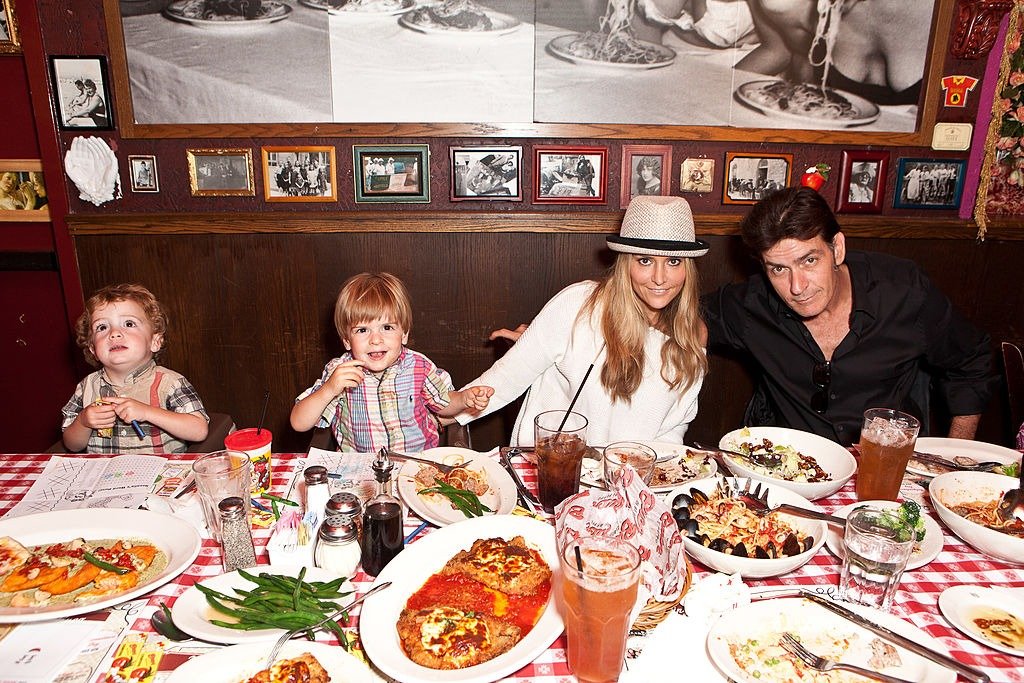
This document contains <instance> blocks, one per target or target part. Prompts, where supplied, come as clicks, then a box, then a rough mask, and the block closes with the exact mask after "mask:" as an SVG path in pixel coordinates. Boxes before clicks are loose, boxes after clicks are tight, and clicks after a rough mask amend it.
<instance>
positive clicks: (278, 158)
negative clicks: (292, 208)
mask: <svg viewBox="0 0 1024 683" xmlns="http://www.w3.org/2000/svg"><path fill="white" fill-rule="evenodd" d="M262 152H263V198H264V199H266V200H267V201H268V202H333V201H337V199H338V189H337V182H336V180H335V170H334V169H335V163H334V147H333V146H324V147H264V148H263V150H262Z"/></svg>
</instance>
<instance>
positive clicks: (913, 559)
mask: <svg viewBox="0 0 1024 683" xmlns="http://www.w3.org/2000/svg"><path fill="white" fill-rule="evenodd" d="M864 505H870V506H871V507H877V508H883V509H885V508H894V509H895V508H898V507H899V506H900V504H899V503H897V502H895V501H892V500H866V501H864V502H861V503H850V504H849V505H844V506H843V507H841V508H839V509H838V510H836V511H835V512H833V513H832V514H833V515H835V516H836V517H842V518H843V519H845V518H846V516H847V515H848V514H850V511H851V510H853V509H854V508H858V507H862V506H864ZM921 517H922V518H923V519H924V541H922V542H921V543H919V544H918V547H917V548H916V549H915V550H914V552H913V553H912V554H911V555H910V559H909V560H908V561H907V569H908V570H910V569H918V568H919V567H923V566H925V565H926V564H928V563H929V562H931V561H932V560H934V559H935V558H936V557H938V556H939V553H940V552H942V545H943V543H944V542H945V541H944V540H943V538H942V527H940V526H939V523H938V522H936V521H935V520H934V519H932V518H931V516H929V515H928V514H926V513H925V512H924V511H923V510H922V511H921ZM825 546H826V547H828V549H829V550H830V551H832V554H833V555H835V556H836V557H838V558H839V559H840V560H842V559H843V556H844V555H846V551H845V550H844V549H843V534H842V530H841V529H840V528H839V527H837V526H835V525H832V524H830V525H829V526H828V535H827V536H825Z"/></svg>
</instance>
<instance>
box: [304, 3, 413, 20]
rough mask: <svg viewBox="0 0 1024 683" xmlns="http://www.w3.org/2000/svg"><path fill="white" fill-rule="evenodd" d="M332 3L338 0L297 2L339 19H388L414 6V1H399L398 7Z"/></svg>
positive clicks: (392, 5) (376, 4)
mask: <svg viewBox="0 0 1024 683" xmlns="http://www.w3.org/2000/svg"><path fill="white" fill-rule="evenodd" d="M332 1H333V2H334V3H335V4H337V3H338V2H340V0H299V4H300V5H305V6H306V7H312V8H313V9H322V10H327V11H328V12H330V13H331V14H334V15H337V16H339V17H352V18H358V17H390V16H394V15H396V14H401V13H403V12H408V11H409V10H411V9H412V8H413V7H415V6H416V0H401V2H400V3H399V4H398V5H394V4H391V5H384V4H382V3H379V2H378V3H374V2H370V3H369V4H365V5H362V4H359V5H356V4H352V3H351V2H349V3H347V4H344V5H342V6H341V7H332V6H331V4H332Z"/></svg>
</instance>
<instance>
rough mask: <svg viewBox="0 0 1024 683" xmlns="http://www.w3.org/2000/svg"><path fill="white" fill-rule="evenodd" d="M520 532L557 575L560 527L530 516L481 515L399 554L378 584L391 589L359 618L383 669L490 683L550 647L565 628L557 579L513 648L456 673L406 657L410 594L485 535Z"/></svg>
mask: <svg viewBox="0 0 1024 683" xmlns="http://www.w3.org/2000/svg"><path fill="white" fill-rule="evenodd" d="M515 536H522V537H523V538H524V539H526V542H527V543H528V544H529V545H531V546H533V547H534V548H537V549H538V550H539V551H540V553H541V555H542V556H543V557H544V560H545V561H546V562H547V563H548V565H549V566H550V567H551V570H552V572H553V573H554V575H556V576H557V574H558V552H557V550H556V549H555V529H554V527H552V526H551V525H550V524H547V523H545V522H541V521H539V520H536V519H533V518H530V517H518V516H513V515H499V516H497V517H475V518H473V519H469V520H466V521H465V522H462V523H460V524H453V525H451V526H447V527H444V528H443V529H438V530H437V531H434V532H431V533H430V534H428V535H427V536H424V537H423V538H421V539H420V540H418V541H416V542H415V543H413V544H412V545H410V546H407V547H406V548H405V550H403V551H402V552H400V553H398V556H397V557H395V559H393V560H391V562H390V563H389V564H388V565H387V566H386V567H384V570H383V571H382V572H381V573H380V576H378V577H377V580H376V581H375V582H374V585H377V584H380V583H382V582H384V581H391V582H392V585H391V587H390V588H388V589H386V590H384V591H381V592H380V593H378V594H376V595H373V596H370V598H369V599H367V601H366V603H365V604H364V606H363V612H362V614H361V615H360V617H359V635H360V638H361V639H362V642H363V649H364V650H366V654H367V656H368V657H369V658H370V660H371V661H372V662H373V663H374V664H375V665H376V666H377V668H379V669H380V670H381V671H383V672H384V673H385V674H387V675H389V676H391V677H393V678H395V679H397V680H399V681H402V683H435V682H437V683H489V682H490V681H496V680H498V679H500V678H502V677H503V676H507V675H508V674H511V673H513V672H515V671H518V670H519V669H521V668H522V667H523V666H525V665H526V664H529V663H530V662H532V661H533V660H534V659H536V658H537V656H538V655H540V654H541V653H542V652H544V651H545V650H547V649H548V647H549V646H550V645H551V643H553V642H554V640H555V638H557V637H558V636H559V635H560V634H561V633H562V630H563V629H564V628H565V625H564V624H563V623H562V617H561V615H560V614H559V613H558V609H557V608H556V606H555V592H556V591H557V590H558V589H559V588H558V584H557V582H556V580H555V579H554V577H552V586H551V595H550V597H549V598H548V604H547V607H546V608H545V609H544V614H542V615H541V617H540V620H539V621H538V622H537V624H536V625H535V626H534V627H533V630H531V631H530V632H529V633H527V634H526V637H525V638H523V639H522V640H521V641H519V643H517V644H516V646H515V647H513V648H512V649H511V650H509V651H508V652H506V653H504V654H502V655H499V656H497V657H495V658H494V659H492V660H490V661H487V662H484V663H482V664H478V665H476V666H471V667H468V668H465V669H457V670H452V671H438V670H435V669H428V668H427V667H424V666H420V665H419V664H416V663H415V662H413V661H412V660H411V659H409V658H408V657H406V656H405V652H404V651H403V649H402V644H401V642H400V641H399V639H398V632H397V630H396V629H395V624H396V623H397V622H398V616H399V614H400V613H401V612H402V609H403V608H404V607H405V603H406V601H407V600H408V599H409V596H411V595H412V594H413V593H415V592H416V591H417V590H419V588H420V586H422V585H423V583H424V582H425V581H426V580H427V579H428V578H430V576H431V575H432V574H433V573H434V572H436V571H437V570H439V569H440V568H441V567H443V566H444V564H445V563H446V562H447V561H448V560H450V559H451V558H452V557H453V556H454V555H455V554H456V553H457V552H459V551H461V550H467V549H469V547H470V546H472V545H473V542H474V541H476V540H477V539H480V538H505V539H511V538H513V537H515Z"/></svg>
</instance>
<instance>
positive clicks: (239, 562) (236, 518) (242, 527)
mask: <svg viewBox="0 0 1024 683" xmlns="http://www.w3.org/2000/svg"><path fill="white" fill-rule="evenodd" d="M217 509H218V510H219V511H220V526H221V532H220V533H221V540H220V544H221V554H222V556H223V562H224V571H225V572H233V571H235V570H236V569H248V568H249V567H255V566H256V549H255V547H254V546H253V543H252V529H250V528H249V518H248V516H247V515H246V514H245V502H244V501H243V500H242V499H241V498H239V497H238V496H231V497H229V498H225V499H224V500H222V501H221V502H220V503H218V504H217Z"/></svg>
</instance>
